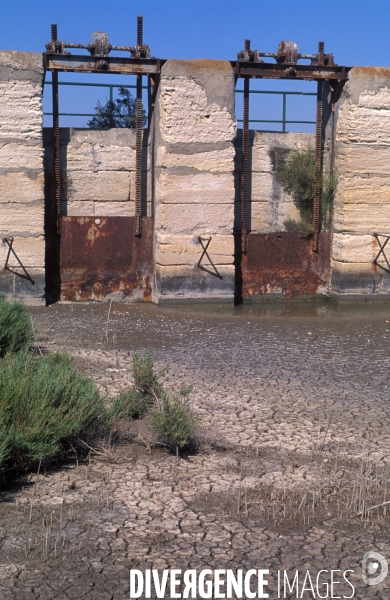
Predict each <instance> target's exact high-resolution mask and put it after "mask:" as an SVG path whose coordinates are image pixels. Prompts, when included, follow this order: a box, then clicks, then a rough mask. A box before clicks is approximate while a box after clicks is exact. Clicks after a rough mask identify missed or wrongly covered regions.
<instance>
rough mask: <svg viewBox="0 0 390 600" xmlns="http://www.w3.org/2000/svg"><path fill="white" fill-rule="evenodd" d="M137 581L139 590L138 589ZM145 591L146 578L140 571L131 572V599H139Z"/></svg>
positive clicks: (133, 570) (132, 570)
mask: <svg viewBox="0 0 390 600" xmlns="http://www.w3.org/2000/svg"><path fill="white" fill-rule="evenodd" d="M136 579H137V588H136ZM143 589H144V576H143V575H142V573H141V571H138V569H131V571H130V598H139V597H140V596H141V594H142V592H143Z"/></svg>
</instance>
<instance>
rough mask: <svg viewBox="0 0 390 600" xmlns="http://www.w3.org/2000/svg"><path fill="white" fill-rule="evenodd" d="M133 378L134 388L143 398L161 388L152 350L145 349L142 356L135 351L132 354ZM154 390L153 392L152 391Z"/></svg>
mask: <svg viewBox="0 0 390 600" xmlns="http://www.w3.org/2000/svg"><path fill="white" fill-rule="evenodd" d="M132 372H133V380H134V389H135V390H136V392H138V393H139V394H140V395H141V396H144V397H145V398H150V397H152V398H153V397H154V394H157V393H158V392H159V391H160V389H161V383H160V381H159V377H160V373H158V372H157V371H156V370H155V368H154V355H153V350H151V349H150V348H149V349H148V350H146V352H145V354H144V356H143V357H142V356H139V355H138V353H137V352H134V354H133V369H132ZM153 392H154V393H153Z"/></svg>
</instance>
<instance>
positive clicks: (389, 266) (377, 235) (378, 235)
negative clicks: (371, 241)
mask: <svg viewBox="0 0 390 600" xmlns="http://www.w3.org/2000/svg"><path fill="white" fill-rule="evenodd" d="M373 236H374V237H375V238H376V241H377V242H378V245H379V248H380V250H379V252H378V254H377V255H376V257H375V258H374V260H373V261H372V264H373V265H376V266H377V267H379V268H380V269H383V270H384V271H387V273H390V263H389V261H388V258H387V256H386V253H385V248H386V246H387V243H388V241H389V240H390V235H388V234H385V233H375V232H374V233H373ZM379 238H385V241H384V242H382V243H381V242H380V239H379ZM381 254H382V255H383V258H384V260H385V262H386V265H387V269H386V267H384V266H383V265H381V264H379V263H378V258H379V257H380V255H381Z"/></svg>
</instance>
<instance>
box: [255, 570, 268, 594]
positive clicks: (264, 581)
mask: <svg viewBox="0 0 390 600" xmlns="http://www.w3.org/2000/svg"><path fill="white" fill-rule="evenodd" d="M268 574H269V571H268V569H265V570H264V569H260V570H259V571H257V577H258V585H259V588H258V594H257V597H258V598H268V594H266V593H265V592H264V586H265V585H268V580H267V579H264V575H268Z"/></svg>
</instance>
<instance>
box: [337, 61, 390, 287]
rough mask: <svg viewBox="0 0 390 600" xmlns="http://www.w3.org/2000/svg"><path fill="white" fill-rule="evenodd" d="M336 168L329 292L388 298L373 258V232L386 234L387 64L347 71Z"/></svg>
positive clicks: (389, 229) (384, 276)
mask: <svg viewBox="0 0 390 600" xmlns="http://www.w3.org/2000/svg"><path fill="white" fill-rule="evenodd" d="M336 168H337V171H338V179H339V183H338V188H337V195H336V199H335V206H334V218H333V231H334V233H333V248H332V266H333V269H332V295H333V296H335V297H337V298H340V299H348V298H351V297H354V295H358V296H360V297H366V298H369V297H371V298H378V299H380V298H390V295H389V293H390V275H389V273H388V272H387V271H384V270H382V269H380V268H379V267H376V266H374V265H373V264H372V263H373V259H374V257H375V255H376V254H377V252H378V250H379V248H378V244H377V242H376V240H375V238H374V236H373V233H374V232H377V233H387V234H390V69H386V68H379V67H378V68H376V67H355V68H354V69H352V71H351V72H350V74H349V81H348V82H347V84H346V86H345V88H344V91H343V94H342V97H341V100H340V103H339V108H338V114H337V137H336ZM383 241H384V240H383ZM380 262H381V263H382V264H385V263H384V261H383V260H381V261H380ZM385 266H386V267H387V265H385Z"/></svg>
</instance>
